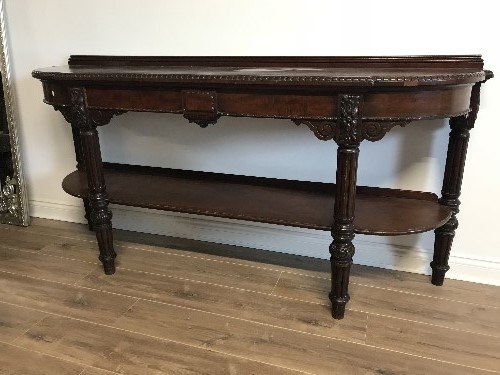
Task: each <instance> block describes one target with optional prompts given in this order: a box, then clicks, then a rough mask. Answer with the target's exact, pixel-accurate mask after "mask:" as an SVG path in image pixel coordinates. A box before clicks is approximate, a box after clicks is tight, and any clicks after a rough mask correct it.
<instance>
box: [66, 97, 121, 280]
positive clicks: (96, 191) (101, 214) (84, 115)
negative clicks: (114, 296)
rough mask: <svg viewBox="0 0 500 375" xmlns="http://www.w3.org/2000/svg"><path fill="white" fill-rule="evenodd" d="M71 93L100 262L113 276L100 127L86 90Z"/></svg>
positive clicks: (113, 253)
mask: <svg viewBox="0 0 500 375" xmlns="http://www.w3.org/2000/svg"><path fill="white" fill-rule="evenodd" d="M69 92H70V96H71V103H72V111H73V114H74V116H73V124H72V125H73V126H74V127H75V128H77V129H78V130H79V138H80V140H81V145H82V150H83V156H84V161H85V170H86V173H87V182H88V190H89V199H88V204H89V208H90V221H91V222H92V226H93V229H94V231H95V233H96V237H97V243H98V245H99V252H100V254H99V260H100V261H101V262H102V264H103V266H104V272H105V273H106V274H107V275H111V274H113V273H114V272H115V264H114V260H115V258H116V253H115V251H114V249H113V232H112V224H111V217H112V215H111V211H110V210H109V208H108V196H107V194H106V185H105V182H104V171H103V166H102V160H101V149H100V146H99V136H98V133H97V129H96V124H95V123H94V121H92V119H91V116H90V114H89V110H88V109H87V105H86V98H85V90H84V89H83V88H71V89H70V91H69Z"/></svg>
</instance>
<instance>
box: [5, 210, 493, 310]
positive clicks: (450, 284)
mask: <svg viewBox="0 0 500 375" xmlns="http://www.w3.org/2000/svg"><path fill="white" fill-rule="evenodd" d="M1 227H7V226H5V225H4V226H1ZM1 227H0V230H1ZM32 227H33V229H34V230H35V231H36V233H37V234H39V235H38V237H40V234H41V235H43V234H44V235H46V236H48V235H49V236H62V235H63V236H70V237H74V238H75V239H77V240H78V239H83V240H85V241H87V242H89V243H86V242H81V241H77V242H76V243H77V244H78V245H77V246H76V249H73V250H75V251H74V252H73V251H71V247H74V246H75V244H74V243H72V242H71V240H70V241H68V239H64V238H58V239H52V240H51V239H50V238H49V239H46V240H45V242H51V241H54V243H53V245H54V246H53V247H51V246H49V248H48V249H47V250H46V251H48V252H50V251H51V250H52V251H53V252H54V253H58V254H60V255H63V254H65V255H67V256H72V257H75V256H76V257H77V258H79V259H82V260H84V261H90V262H95V263H97V254H98V250H97V244H96V243H95V236H94V234H93V232H90V231H89V230H88V228H87V226H86V225H84V224H75V223H65V222H60V221H54V220H46V219H37V218H34V219H33V226H32ZM8 228H9V229H10V228H12V227H8ZM20 229H21V230H25V229H26V228H20ZM30 229H31V228H30ZM16 230H17V228H16ZM11 232H12V230H11ZM0 236H2V234H1V233H0ZM27 236H28V238H25V239H24V238H23V241H24V244H25V245H24V246H25V247H27V248H30V247H31V248H37V249H40V245H39V242H40V239H37V238H36V237H37V236H31V237H32V238H33V240H34V241H35V242H31V241H30V233H28V234H27ZM23 237H24V236H23ZM17 238H19V235H18V234H11V236H10V237H8V239H9V241H10V242H9V243H11V244H13V243H15V242H16V239H17ZM37 241H38V242H37ZM115 242H116V248H117V250H118V251H119V252H124V255H125V251H126V250H123V249H122V248H123V247H127V248H129V249H133V248H134V247H135V248H142V249H144V250H153V251H160V252H173V253H179V254H185V255H188V256H198V257H205V258H207V259H213V258H212V257H211V256H212V255H215V259H227V260H228V261H229V262H233V263H239V264H243V265H255V264H258V263H256V262H255V261H254V260H253V261H252V260H251V261H248V260H247V259H253V258H257V259H260V260H261V261H264V262H267V263H265V264H264V265H263V266H265V267H267V268H274V269H276V270H278V271H285V272H291V273H299V274H305V275H309V276H315V277H323V278H325V279H326V280H329V279H330V264H329V261H327V260H322V259H313V258H308V257H300V256H294V255H286V260H283V259H284V258H285V257H283V255H282V254H279V253H275V252H270V251H261V250H252V249H247V248H241V247H238V246H230V245H221V244H210V243H205V242H200V241H193V240H186V239H180V238H172V237H165V236H159V235H152V234H146V233H138V232H129V231H122V230H115ZM60 245H62V248H61V247H59V246H60ZM82 245H83V246H82ZM44 246H46V245H44ZM42 247H43V246H42ZM65 248H67V249H68V250H69V251H67V252H61V250H64V249H65ZM179 249H181V250H179ZM193 249H194V250H198V252H196V251H193ZM207 251H208V253H207ZM203 252H205V253H203ZM127 253H128V251H127ZM252 253H253V254H252ZM121 255H122V254H121V253H120V254H119V258H118V259H119V261H120V260H121ZM218 255H219V256H218ZM220 255H222V256H220ZM227 256H230V257H232V258H227ZM241 256H243V257H245V258H246V259H237V257H241ZM277 259H279V260H280V261H279V262H280V263H282V264H285V266H283V265H278V264H271V263H272V262H273V261H275V260H277ZM351 283H354V284H361V285H368V286H373V287H377V288H388V289H392V290H399V291H403V292H408V293H414V294H422V295H428V296H433V297H438V298H445V299H449V300H456V301H461V302H469V303H479V304H481V305H489V306H495V307H500V292H499V288H500V287H498V286H492V285H485V284H479V283H471V282H465V281H460V280H452V279H446V280H445V285H444V286H443V287H436V286H435V285H432V284H431V283H430V277H429V276H426V275H419V274H413V273H410V272H399V271H393V270H385V269H380V268H376V267H367V266H361V265H354V266H353V268H352V270H351Z"/></svg>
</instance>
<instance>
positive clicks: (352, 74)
mask: <svg viewBox="0 0 500 375" xmlns="http://www.w3.org/2000/svg"><path fill="white" fill-rule="evenodd" d="M491 75H492V73H491V72H490V71H487V70H483V60H482V58H481V56H478V55H464V56H405V57H153V56H134V57H127V56H71V57H70V59H69V64H68V65H66V66H56V67H49V68H44V69H37V70H35V71H33V76H34V77H35V78H39V79H41V80H62V81H113V82H120V81H123V82H149V83H178V82H186V83H189V82H203V83H205V84H207V83H212V84H225V85H227V84H238V85H242V84H246V85H249V84H250V85H252V84H254V85H255V84H257V85H273V86H297V85H298V86H357V87H371V86H396V87H401V86H403V87H404V86H429V85H457V84H471V83H475V82H480V81H484V80H485V79H488V78H490V76H491Z"/></svg>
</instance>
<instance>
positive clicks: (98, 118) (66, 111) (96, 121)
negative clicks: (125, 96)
mask: <svg viewBox="0 0 500 375" xmlns="http://www.w3.org/2000/svg"><path fill="white" fill-rule="evenodd" d="M54 110H55V111H59V112H61V114H62V115H63V117H64V119H65V120H66V121H67V122H69V123H70V124H72V123H73V113H72V111H71V108H70V107H69V106H66V105H57V104H56V105H54ZM88 112H89V117H90V121H91V122H92V124H93V125H94V126H103V125H107V124H109V122H110V121H111V119H112V118H113V117H114V116H119V115H122V114H124V113H126V112H127V111H122V110H118V109H116V110H115V109H91V110H89V111H88Z"/></svg>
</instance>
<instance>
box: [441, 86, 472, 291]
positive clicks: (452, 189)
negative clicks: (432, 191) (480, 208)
mask: <svg viewBox="0 0 500 375" xmlns="http://www.w3.org/2000/svg"><path fill="white" fill-rule="evenodd" d="M480 86H481V84H480V83H477V84H475V85H474V86H473V88H472V94H471V106H470V109H471V110H470V112H469V114H468V115H467V116H458V117H453V118H451V119H450V128H451V132H450V138H449V142H448V153H447V155H446V165H445V169H444V178H443V188H442V190H441V198H440V199H439V203H441V204H442V205H445V206H448V207H450V208H451V209H452V211H453V214H452V216H451V218H450V219H449V220H448V221H447V222H446V223H445V224H444V225H443V226H441V227H439V228H437V229H436V230H435V231H434V233H435V241H434V256H433V259H432V262H431V268H432V278H431V282H432V283H433V284H434V285H443V282H444V276H445V273H446V272H447V271H448V270H449V269H450V266H449V265H448V259H449V257H450V250H451V245H452V243H453V238H454V237H455V230H456V229H457V227H458V220H457V217H456V215H457V214H458V211H459V206H460V200H459V199H458V198H459V197H460V191H461V188H462V177H463V174H464V166H465V158H466V156H467V146H468V143H469V131H470V129H472V128H473V127H474V122H475V120H476V116H477V111H478V109H479V90H480Z"/></svg>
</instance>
